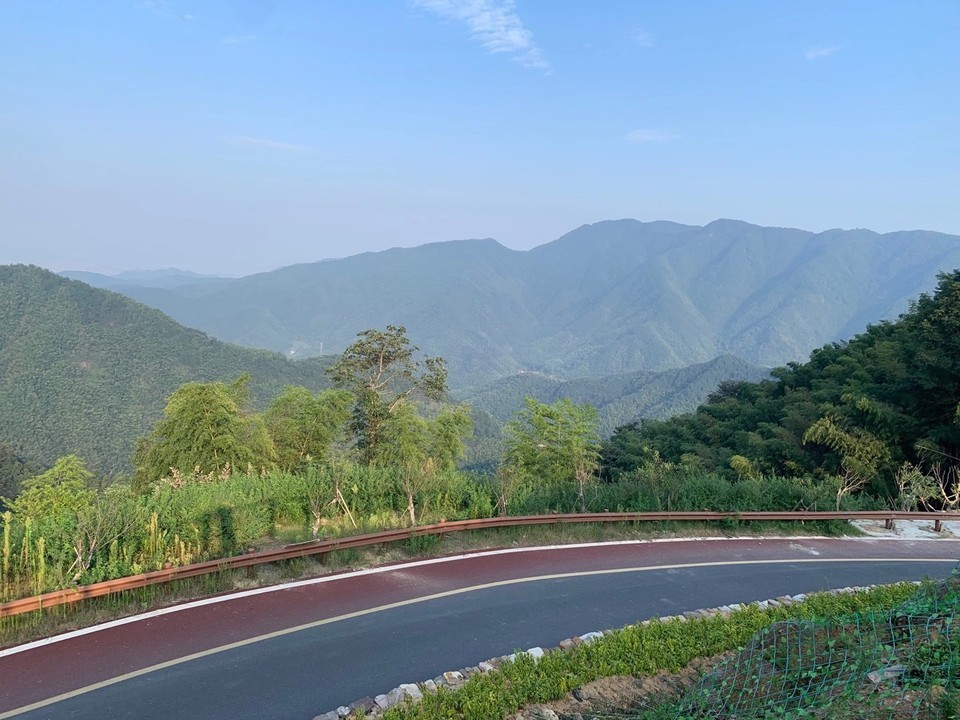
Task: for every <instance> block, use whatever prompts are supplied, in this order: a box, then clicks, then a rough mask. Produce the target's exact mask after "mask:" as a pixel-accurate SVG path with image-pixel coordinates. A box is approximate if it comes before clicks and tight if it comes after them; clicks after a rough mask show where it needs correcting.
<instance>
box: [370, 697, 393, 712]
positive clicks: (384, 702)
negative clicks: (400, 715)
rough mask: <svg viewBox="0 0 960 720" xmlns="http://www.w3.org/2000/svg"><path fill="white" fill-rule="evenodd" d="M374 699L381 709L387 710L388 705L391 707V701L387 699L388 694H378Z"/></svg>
mask: <svg viewBox="0 0 960 720" xmlns="http://www.w3.org/2000/svg"><path fill="white" fill-rule="evenodd" d="M373 701H374V702H375V703H376V704H377V707H379V708H380V709H381V710H386V709H387V708H388V707H390V701H389V700H387V696H386V695H377V696H376V697H375V698H374V699H373Z"/></svg>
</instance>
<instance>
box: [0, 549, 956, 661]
mask: <svg viewBox="0 0 960 720" xmlns="http://www.w3.org/2000/svg"><path fill="white" fill-rule="evenodd" d="M737 540H758V541H764V540H785V541H798V540H839V541H843V542H851V541H855V542H877V541H881V542H886V541H891V542H904V541H908V542H917V541H921V542H944V540H942V539H940V538H910V539H909V540H904V539H901V538H875V537H851V538H835V537H827V536H825V535H801V536H796V537H756V536H745V537H685V538H655V539H651V540H611V541H607V542H588V543H572V544H569V545H541V546H530V547H519V548H501V549H499V550H481V551H478V552H473V553H465V554H463V555H451V556H447V557H440V558H429V559H426V560H412V561H410V562H406V563H401V564H399V565H381V566H377V567H372V568H365V569H363V570H352V571H350V572H346V573H340V574H337V575H323V576H321V577H315V578H308V579H306V580H295V581H293V582H288V583H281V584H279V585H268V586H266V587H260V588H253V589H251V590H241V591H239V592H233V593H229V594H227V595H217V596H215V597H209V598H203V599H201V600H191V601H190V602H186V603H182V604H180V605H172V606H170V607H165V608H159V609H157V610H151V611H149V612H145V613H140V614H138V615H130V616H128V617H124V618H118V619H117V620H110V621H108V622H105V623H100V624H98V625H91V626H90V627H85V628H80V629H79V630H71V631H70V632H66V633H61V634H59V635H52V636H50V637H48V638H43V639H42V640H34V641H32V642H29V643H24V644H23V645H15V646H13V647H9V648H6V649H4V650H0V658H4V657H7V656H10V655H15V654H17V653H21V652H26V651H28V650H34V649H36V648H39V647H43V646H45V645H51V644H53V643H57V642H63V641H65V640H72V639H73V638H77V637H82V636H84V635H89V634H90V633H95V632H100V631H101V630H109V629H111V628H115V627H120V626H122V625H127V624H129V623H133V622H141V621H143V620H150V619H152V618H155V617H160V616H161V615H168V614H170V613H175V612H181V611H183V610H192V609H194V608H198V607H204V606H205V605H216V604H218V603H223V602H230V601H231V600H240V599H243V598H247V597H252V596H254V595H262V594H264V593H271V592H279V591H281V590H293V589H296V588H300V587H305V586H308V585H318V584H320V583H326V582H334V581H337V580H347V579H350V578H355V577H361V576H364V575H378V574H380V573H387V572H395V571H398V570H409V569H410V568H417V567H423V566H426V565H437V564H440V563H447V562H456V561H459V560H469V559H471V558H480V557H489V556H492V555H508V554H513V553H524V552H540V551H553V550H569V549H581V548H592V547H604V546H608V545H650V544H654V543H679V542H703V541H710V542H721V541H737ZM947 542H949V540H948V541H947Z"/></svg>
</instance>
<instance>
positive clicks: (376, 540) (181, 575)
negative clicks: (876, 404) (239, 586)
mask: <svg viewBox="0 0 960 720" xmlns="http://www.w3.org/2000/svg"><path fill="white" fill-rule="evenodd" d="M717 520H737V521H764V520H766V521H794V522H804V521H815V520H883V521H885V522H886V523H887V525H888V526H889V525H890V524H891V523H892V522H893V521H895V520H930V521H932V522H933V524H934V528H935V529H936V530H937V531H939V530H940V529H941V527H942V523H944V522H946V521H954V522H960V513H930V512H894V511H886V510H879V511H865V512H846V511H822V512H712V511H703V512H638V513H631V512H621V513H611V512H604V513H573V514H567V515H560V514H557V515H522V516H517V517H495V518H481V519H478V520H456V521H453V522H440V523H435V524H433V525H421V526H418V527H412V528H402V529H397V530H385V531H383V532H375V533H367V534H364V535H353V536H349V537H342V538H334V539H331V540H318V541H311V542H305V543H297V544H295V545H287V546H286V547H284V548H281V549H279V550H265V551H263V552H256V553H249V554H247V555H238V556H236V557H230V558H223V559H220V560H208V561H206V562H201V563H194V564H192V565H183V566H180V567H175V568H169V569H164V570H157V571H154V572H148V573H142V574H140V575H130V576H128V577H123V578H117V579H116V580H106V581H104V582H98V583H93V584H91V585H81V586H79V587H76V588H68V589H66V590H54V591H53V592H48V593H44V594H42V595H34V596H31V597H27V598H21V599H19V600H11V601H9V602H5V603H0V618H3V617H11V616H13V615H20V614H23V613H27V612H36V611H40V610H45V609H47V608H51V607H55V606H57V605H67V604H70V603H75V602H80V601H81V600H86V599H89V598H95V597H102V596H104V595H113V594H115V593H120V592H123V591H125V590H137V589H140V588H145V587H149V586H150V585H158V584H162V583H169V582H174V581H176V580H184V579H186V578H192V577H198V576H200V575H209V574H211V573H216V572H221V571H223V570H235V569H237V568H245V567H252V566H255V565H264V564H268V563H273V562H279V561H282V560H292V559H294V558H300V557H306V556H308V555H320V556H321V557H322V556H324V555H326V554H327V553H331V552H336V551H337V550H347V549H350V548H359V547H370V546H373V545H384V544H387V543H392V542H399V541H402V540H409V539H411V538H415V537H423V536H426V535H445V534H447V533H452V532H463V531H467V530H484V529H490V528H504V527H523V526H525V525H560V524H567V523H609V522H634V523H636V522H712V521H717Z"/></svg>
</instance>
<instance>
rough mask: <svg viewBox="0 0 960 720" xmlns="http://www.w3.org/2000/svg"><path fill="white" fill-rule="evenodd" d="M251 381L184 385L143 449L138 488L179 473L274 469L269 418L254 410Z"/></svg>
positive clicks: (136, 459)
mask: <svg viewBox="0 0 960 720" xmlns="http://www.w3.org/2000/svg"><path fill="white" fill-rule="evenodd" d="M249 379H250V378H249V375H244V376H241V377H239V378H238V379H237V380H235V381H234V382H233V383H231V384H230V385H226V384H224V383H219V382H214V383H187V384H186V385H181V386H180V387H179V388H178V389H177V390H176V391H175V392H174V393H173V395H171V396H170V398H169V400H168V401H167V406H166V407H165V408H164V411H163V418H161V419H160V421H159V422H158V423H157V424H156V426H155V427H154V429H153V431H152V432H151V433H150V434H149V435H147V436H146V437H144V438H141V439H140V441H139V443H138V445H137V450H136V452H135V453H134V456H133V464H134V466H135V467H136V471H135V473H134V485H135V487H137V488H140V489H143V488H145V487H147V486H148V485H149V484H150V483H152V482H155V481H156V480H159V479H160V478H162V477H164V476H165V475H167V474H168V473H170V472H171V471H173V470H176V471H178V472H181V473H184V474H192V473H193V472H194V471H197V472H199V473H201V474H208V473H214V472H221V471H223V470H225V469H227V468H233V469H238V470H245V469H246V468H247V467H248V466H253V467H255V468H268V467H273V465H274V461H275V451H274V448H273V442H272V441H271V439H270V436H269V435H268V434H267V430H266V427H265V426H264V423H263V419H262V418H261V417H260V416H259V415H257V414H255V413H253V412H251V411H250V410H249V406H248V395H247V383H248V382H249Z"/></svg>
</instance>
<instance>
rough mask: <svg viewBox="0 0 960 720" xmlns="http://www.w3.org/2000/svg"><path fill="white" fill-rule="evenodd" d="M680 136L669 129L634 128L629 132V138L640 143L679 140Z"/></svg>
mask: <svg viewBox="0 0 960 720" xmlns="http://www.w3.org/2000/svg"><path fill="white" fill-rule="evenodd" d="M679 138H680V135H678V134H677V133H675V132H671V131H669V130H633V131H632V132H628V133H627V140H628V141H630V142H632V143H638V144H639V143H651V142H663V141H665V140H678V139H679Z"/></svg>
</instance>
